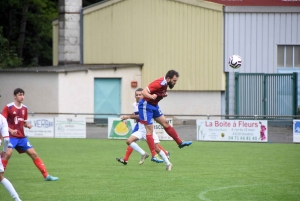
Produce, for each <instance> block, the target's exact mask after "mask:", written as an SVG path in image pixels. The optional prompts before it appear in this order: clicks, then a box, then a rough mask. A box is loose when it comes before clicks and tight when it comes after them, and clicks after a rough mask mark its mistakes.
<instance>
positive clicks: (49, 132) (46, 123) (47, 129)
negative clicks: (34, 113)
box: [24, 117, 54, 138]
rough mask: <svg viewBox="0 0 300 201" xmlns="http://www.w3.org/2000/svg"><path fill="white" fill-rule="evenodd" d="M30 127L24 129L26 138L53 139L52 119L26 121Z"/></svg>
mask: <svg viewBox="0 0 300 201" xmlns="http://www.w3.org/2000/svg"><path fill="white" fill-rule="evenodd" d="M27 122H28V123H30V124H31V125H32V128H31V129H28V128H24V132H25V135H26V136H28V137H38V138H53V137H54V118H31V117H29V118H28V120H27Z"/></svg>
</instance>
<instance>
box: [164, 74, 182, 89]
mask: <svg viewBox="0 0 300 201" xmlns="http://www.w3.org/2000/svg"><path fill="white" fill-rule="evenodd" d="M178 77H179V74H178V72H177V71H175V70H169V71H168V72H167V74H166V76H165V79H166V81H167V83H168V86H169V88H170V89H172V88H173V87H174V86H175V84H176V82H177V80H178Z"/></svg>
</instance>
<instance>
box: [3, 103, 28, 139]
mask: <svg viewBox="0 0 300 201" xmlns="http://www.w3.org/2000/svg"><path fill="white" fill-rule="evenodd" d="M2 115H3V116H4V117H5V118H6V120H7V123H8V127H9V128H10V129H13V130H18V133H17V134H16V135H14V136H12V135H11V134H10V133H9V137H11V138H24V137H25V134H24V121H26V120H27V117H28V113H27V107H26V106H25V105H23V104H22V105H21V106H20V107H17V106H15V104H14V103H13V102H12V103H9V104H7V105H6V106H5V107H4V108H3V111H2Z"/></svg>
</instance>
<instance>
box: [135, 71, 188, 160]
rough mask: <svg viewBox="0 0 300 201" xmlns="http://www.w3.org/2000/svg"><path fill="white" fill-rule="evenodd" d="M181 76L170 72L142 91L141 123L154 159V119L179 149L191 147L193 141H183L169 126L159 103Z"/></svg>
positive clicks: (175, 72) (140, 105) (140, 104)
mask: <svg viewBox="0 0 300 201" xmlns="http://www.w3.org/2000/svg"><path fill="white" fill-rule="evenodd" d="M178 77H179V74H178V72H177V71H175V70H169V71H168V72H167V74H166V75H165V77H161V78H158V79H156V80H154V81H153V82H151V83H150V84H149V85H148V86H147V88H145V89H144V90H143V91H142V95H143V99H142V100H141V101H140V102H139V106H138V107H139V118H140V122H141V123H142V124H144V125H145V128H146V132H147V135H146V138H147V144H148V146H149V149H150V151H151V154H152V158H153V157H155V154H156V151H155V144H154V140H153V135H152V134H153V119H155V121H156V122H158V123H159V124H160V125H162V126H163V127H164V129H165V131H166V132H167V134H168V135H169V136H171V137H172V138H173V139H174V140H175V141H176V143H177V144H178V146H179V148H183V147H185V146H189V145H191V144H192V142H191V141H186V142H184V141H182V140H181V139H180V137H179V136H178V134H177V132H176V131H175V129H174V128H173V127H172V126H171V125H170V124H169V122H168V121H167V120H166V118H165V116H164V115H163V113H162V112H161V110H160V108H159V106H158V102H159V101H160V100H162V99H163V98H164V97H167V96H168V93H167V89H168V87H169V88H170V89H172V88H173V87H174V86H175V84H176V82H177V80H178Z"/></svg>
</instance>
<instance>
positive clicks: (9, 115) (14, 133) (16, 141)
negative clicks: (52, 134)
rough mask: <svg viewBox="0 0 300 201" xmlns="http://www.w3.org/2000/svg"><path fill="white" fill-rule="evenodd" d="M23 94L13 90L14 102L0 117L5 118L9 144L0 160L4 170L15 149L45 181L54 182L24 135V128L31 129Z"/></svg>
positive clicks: (54, 179)
mask: <svg viewBox="0 0 300 201" xmlns="http://www.w3.org/2000/svg"><path fill="white" fill-rule="evenodd" d="M24 95H25V92H24V90H23V89H20V88H17V89H15V90H14V102H12V103H9V104H7V105H6V106H5V107H4V109H3V111H2V115H3V116H4V117H5V118H6V120H7V123H8V130H9V133H10V134H9V137H10V144H9V146H8V148H7V152H6V154H5V156H4V157H3V158H2V164H3V166H4V169H5V168H6V166H7V164H8V160H9V159H10V157H11V155H12V149H14V148H15V149H16V150H17V151H18V152H19V153H20V154H21V153H24V152H26V153H27V154H28V156H30V158H32V160H33V163H34V164H35V166H36V167H37V168H38V169H39V170H40V172H41V173H42V175H43V177H44V178H45V180H46V181H56V180H58V178H57V177H53V176H51V175H49V174H48V171H47V169H46V166H45V165H44V163H43V161H42V160H41V159H40V158H39V157H38V154H37V153H36V151H35V150H34V148H33V146H32V145H31V144H30V142H29V141H28V139H27V138H26V137H25V134H24V127H26V128H29V129H30V128H31V127H32V126H31V124H29V123H28V122H27V117H28V113H27V107H26V106H25V105H23V104H22V102H23V101H24Z"/></svg>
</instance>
